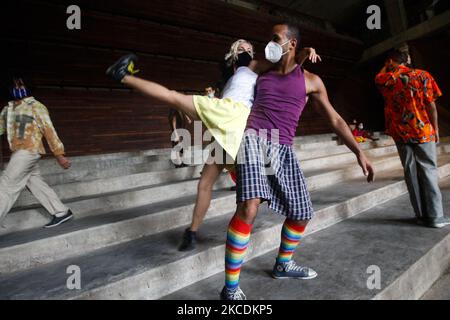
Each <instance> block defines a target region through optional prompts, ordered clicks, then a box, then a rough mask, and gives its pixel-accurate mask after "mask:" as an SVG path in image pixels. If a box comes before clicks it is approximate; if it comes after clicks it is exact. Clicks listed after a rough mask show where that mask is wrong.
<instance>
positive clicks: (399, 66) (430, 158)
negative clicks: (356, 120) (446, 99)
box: [375, 50, 450, 228]
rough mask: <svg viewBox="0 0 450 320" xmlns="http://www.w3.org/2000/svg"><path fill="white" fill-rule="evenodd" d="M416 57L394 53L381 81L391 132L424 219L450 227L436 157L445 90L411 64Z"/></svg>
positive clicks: (378, 82) (418, 213) (377, 80)
mask: <svg viewBox="0 0 450 320" xmlns="http://www.w3.org/2000/svg"><path fill="white" fill-rule="evenodd" d="M410 61H411V58H410V56H409V54H407V53H405V52H401V51H398V50H395V51H392V52H391V53H390V54H389V55H388V58H387V59H386V62H385V66H384V67H383V69H382V70H381V72H380V73H379V74H378V75H377V76H376V78H375V83H376V85H377V87H378V89H379V90H380V92H381V94H382V95H383V98H384V100H385V109H384V110H385V119H386V132H387V133H388V134H389V135H390V136H392V138H393V139H394V141H395V143H396V145H397V149H398V152H399V155H400V158H401V161H402V164H403V167H404V170H405V180H406V183H407V186H408V191H409V195H410V199H411V203H412V206H413V208H414V211H415V214H416V217H417V219H418V222H419V223H420V224H422V225H425V226H428V227H434V228H441V227H444V226H446V225H450V219H448V218H446V217H444V212H443V206H442V195H441V192H440V189H439V185H438V182H439V177H438V169H437V155H436V143H438V142H439V125H438V114H437V108H436V104H435V101H436V99H437V98H439V97H440V96H441V95H442V92H441V90H440V89H439V87H438V85H437V83H436V81H435V80H434V78H433V77H432V76H431V74H430V73H428V72H427V71H424V70H419V69H413V68H411V67H410V66H409V65H410Z"/></svg>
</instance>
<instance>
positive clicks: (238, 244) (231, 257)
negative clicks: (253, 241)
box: [225, 216, 252, 289]
mask: <svg viewBox="0 0 450 320" xmlns="http://www.w3.org/2000/svg"><path fill="white" fill-rule="evenodd" d="M251 232H252V226H251V225H249V224H247V223H245V222H244V221H242V220H241V219H240V218H239V217H237V216H234V217H233V219H232V220H231V222H230V225H229V226H228V233H227V244H226V249H225V250H226V252H225V286H226V287H227V288H228V289H235V288H237V287H238V286H239V275H240V273H241V266H242V263H243V261H244V256H245V253H246V252H247V247H248V243H249V241H250V233H251Z"/></svg>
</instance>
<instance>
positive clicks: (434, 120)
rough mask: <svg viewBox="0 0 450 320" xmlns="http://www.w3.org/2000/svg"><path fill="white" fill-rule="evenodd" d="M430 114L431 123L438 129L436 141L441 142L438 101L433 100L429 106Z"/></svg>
mask: <svg viewBox="0 0 450 320" xmlns="http://www.w3.org/2000/svg"><path fill="white" fill-rule="evenodd" d="M427 112H428V116H429V117H430V122H431V125H432V126H433V128H434V130H435V131H436V143H439V120H438V111H437V107H436V103H434V102H431V103H430V104H429V106H428V108H427Z"/></svg>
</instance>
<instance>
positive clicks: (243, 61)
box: [235, 52, 253, 68]
mask: <svg viewBox="0 0 450 320" xmlns="http://www.w3.org/2000/svg"><path fill="white" fill-rule="evenodd" d="M252 60H253V58H252V56H251V55H250V53H248V52H242V53H240V54H238V58H237V61H236V63H235V64H236V67H238V68H239V67H248V65H249V64H250V62H251V61H252Z"/></svg>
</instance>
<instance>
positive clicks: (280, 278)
mask: <svg viewBox="0 0 450 320" xmlns="http://www.w3.org/2000/svg"><path fill="white" fill-rule="evenodd" d="M317 276H318V275H317V274H316V275H314V276H309V277H277V276H275V275H273V274H272V278H274V279H277V280H286V279H299V280H311V279H314V278H317Z"/></svg>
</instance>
